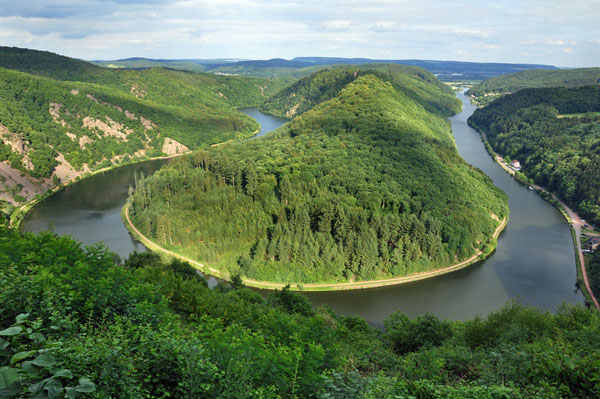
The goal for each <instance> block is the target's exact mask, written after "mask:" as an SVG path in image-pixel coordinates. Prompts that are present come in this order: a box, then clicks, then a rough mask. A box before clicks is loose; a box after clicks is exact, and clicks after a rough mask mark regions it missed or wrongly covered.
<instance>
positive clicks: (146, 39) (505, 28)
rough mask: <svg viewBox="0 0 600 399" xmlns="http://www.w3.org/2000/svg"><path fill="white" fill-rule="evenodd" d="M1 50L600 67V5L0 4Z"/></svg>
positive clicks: (190, 0) (35, 0)
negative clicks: (411, 60) (372, 59)
mask: <svg viewBox="0 0 600 399" xmlns="http://www.w3.org/2000/svg"><path fill="white" fill-rule="evenodd" d="M0 45H3V46H16V47H25V48H31V49H38V50H46V51H52V52H55V53H59V54H62V55H66V56H70V57H75V58H81V59H88V60H92V59H93V60H113V59H119V58H128V57H147V58H170V59H173V58H176V59H199V58H201V59H210V58H242V59H269V58H286V59H290V58H293V57H299V56H330V57H365V58H376V59H429V60H457V61H478V62H515V63H537V64H550V65H556V66H561V67H586V66H600V0H570V1H567V0H561V1H556V0H543V1H538V0H535V1H533V0H494V1H484V0H466V1H430V0H374V1H369V0H344V1H338V0H332V1H329V0H280V1H275V0H266V1H261V0H197V1H196V0H183V1H178V0H146V1H143V0H44V1H41V0H0Z"/></svg>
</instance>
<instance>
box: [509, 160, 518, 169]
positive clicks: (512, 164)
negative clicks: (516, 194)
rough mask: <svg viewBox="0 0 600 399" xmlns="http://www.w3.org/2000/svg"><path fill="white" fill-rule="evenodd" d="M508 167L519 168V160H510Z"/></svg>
mask: <svg viewBox="0 0 600 399" xmlns="http://www.w3.org/2000/svg"><path fill="white" fill-rule="evenodd" d="M510 167H511V168H513V169H514V170H521V162H519V161H517V160H516V159H515V160H514V161H512V162H511V163H510Z"/></svg>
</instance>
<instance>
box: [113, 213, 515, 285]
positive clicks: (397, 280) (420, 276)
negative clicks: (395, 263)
mask: <svg viewBox="0 0 600 399" xmlns="http://www.w3.org/2000/svg"><path fill="white" fill-rule="evenodd" d="M123 215H124V219H125V221H126V222H127V226H128V228H129V231H133V232H134V233H135V235H137V238H138V239H139V240H140V241H141V242H142V244H144V245H145V246H146V247H147V248H148V249H150V250H152V251H157V252H162V253H165V254H167V255H170V256H173V257H175V258H178V259H180V260H183V261H185V262H188V263H189V264H191V265H193V266H195V267H196V268H198V269H200V270H201V271H205V272H207V273H209V274H211V275H213V276H215V277H219V278H223V279H226V278H227V277H228V276H226V275H224V274H223V273H222V272H221V271H219V270H216V269H214V268H212V267H209V266H206V265H204V264H202V263H200V262H197V261H195V260H193V259H191V258H188V257H187V256H183V255H180V254H178V253H176V252H173V251H170V250H168V249H166V248H163V247H162V246H160V245H159V244H157V243H155V242H154V241H152V240H150V239H149V238H148V237H146V236H145V235H143V234H142V233H141V232H140V231H139V230H138V229H137V228H136V227H135V226H134V224H133V223H132V222H131V219H130V218H129V203H127V204H125V206H124V211H123ZM507 222H508V220H507V218H503V219H502V221H501V222H500V225H499V226H498V227H497V228H496V231H494V235H493V237H494V238H496V239H497V238H498V236H499V235H500V232H501V231H502V230H504V228H505V227H506V224H507ZM482 254H483V252H482V251H477V253H476V254H475V255H473V256H471V257H470V258H469V259H466V260H464V261H462V262H459V263H457V264H455V265H452V266H448V267H444V268H441V269H435V270H431V271H427V272H422V273H415V274H411V275H409V276H403V277H394V278H388V279H383V280H367V281H356V282H347V283H323V284H301V283H274V282H269V281H259V280H254V279H250V278H243V279H242V281H243V282H244V284H246V285H248V286H250V287H255V288H264V289H279V288H284V287H285V286H287V285H289V286H290V288H291V289H293V290H302V291H337V290H357V289H365V288H376V287H385V286H389V285H399V284H406V283H411V282H414V281H419V280H424V279H427V278H431V277H435V276H439V275H442V274H446V273H451V272H454V271H457V270H460V269H463V268H465V267H467V266H469V265H471V264H473V263H475V262H477V260H478V259H479V257H480V256H481V255H482Z"/></svg>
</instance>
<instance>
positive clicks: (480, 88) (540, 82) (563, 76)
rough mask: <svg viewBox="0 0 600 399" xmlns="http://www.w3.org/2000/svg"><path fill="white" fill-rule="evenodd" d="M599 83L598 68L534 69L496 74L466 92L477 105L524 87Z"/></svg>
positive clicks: (485, 103)
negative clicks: (508, 73)
mask: <svg viewBox="0 0 600 399" xmlns="http://www.w3.org/2000/svg"><path fill="white" fill-rule="evenodd" d="M591 84H600V68H577V69H558V70H543V69H535V70H528V71H523V72H519V73H515V74H510V75H503V76H497V77H494V78H491V79H488V80H486V81H483V82H481V83H479V84H477V85H475V86H473V87H472V88H471V89H469V91H467V94H468V95H470V96H471V97H473V99H474V101H475V102H477V103H478V104H479V105H487V104H489V103H490V102H491V101H493V100H494V99H496V98H498V97H501V96H503V95H506V94H510V93H516V92H517V91H519V90H522V89H526V88H542V87H577V86H585V85H591Z"/></svg>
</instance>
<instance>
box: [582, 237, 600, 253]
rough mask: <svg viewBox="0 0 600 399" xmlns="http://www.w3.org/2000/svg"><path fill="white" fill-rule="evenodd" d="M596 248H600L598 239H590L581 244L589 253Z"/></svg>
mask: <svg viewBox="0 0 600 399" xmlns="http://www.w3.org/2000/svg"><path fill="white" fill-rule="evenodd" d="M598 247H600V237H592V238H590V239H589V240H588V241H587V242H586V243H585V244H583V249H587V250H588V251H590V252H593V251H595V250H596V249H598Z"/></svg>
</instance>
